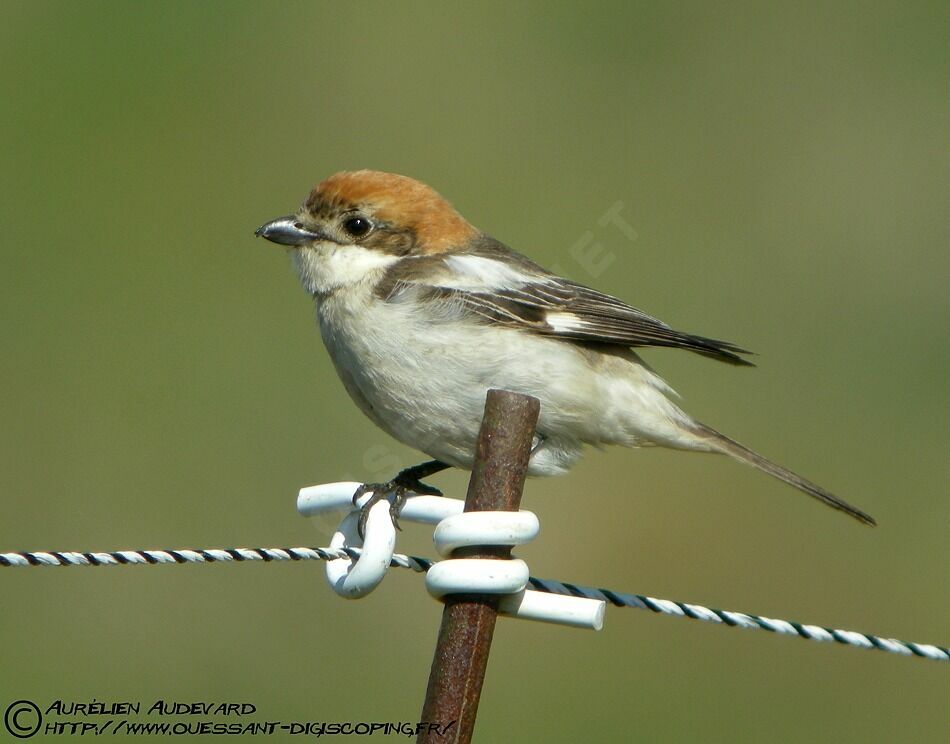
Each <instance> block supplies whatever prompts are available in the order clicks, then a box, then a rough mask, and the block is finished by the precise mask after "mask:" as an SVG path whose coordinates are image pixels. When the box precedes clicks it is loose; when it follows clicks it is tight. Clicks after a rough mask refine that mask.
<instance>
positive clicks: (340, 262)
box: [292, 241, 400, 295]
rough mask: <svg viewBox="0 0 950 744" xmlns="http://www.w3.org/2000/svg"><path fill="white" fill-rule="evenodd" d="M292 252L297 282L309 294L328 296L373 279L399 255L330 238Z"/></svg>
mask: <svg viewBox="0 0 950 744" xmlns="http://www.w3.org/2000/svg"><path fill="white" fill-rule="evenodd" d="M292 255H293V262H294V268H295V269H296V270H297V275H298V276H299V277H300V282H301V283H302V284H303V287H304V289H305V290H307V292H309V293H310V294H312V295H327V294H330V293H331V292H334V291H335V290H337V289H341V288H343V287H348V286H352V285H354V284H360V283H362V282H365V281H367V280H375V279H377V278H378V277H379V275H380V274H382V272H383V271H385V270H386V269H387V268H389V267H390V266H392V265H393V264H394V263H396V261H398V260H399V258H400V257H399V256H392V255H390V254H388V253H382V252H381V251H375V250H372V249H369V248H363V247H362V246H358V245H340V244H339V243H333V242H330V241H324V242H320V243H314V244H313V245H312V246H305V247H303V248H298V249H297V250H295V251H293V252H292Z"/></svg>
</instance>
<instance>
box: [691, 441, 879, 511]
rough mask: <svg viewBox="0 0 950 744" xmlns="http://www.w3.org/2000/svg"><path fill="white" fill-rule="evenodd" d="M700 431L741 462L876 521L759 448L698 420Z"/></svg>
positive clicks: (832, 504) (823, 501)
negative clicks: (763, 453)
mask: <svg viewBox="0 0 950 744" xmlns="http://www.w3.org/2000/svg"><path fill="white" fill-rule="evenodd" d="M697 433H699V434H701V435H703V436H705V437H708V438H709V439H710V440H712V441H711V442H710V445H711V446H712V447H713V448H714V449H716V450H717V451H719V452H722V453H724V454H727V455H729V456H730V457H732V458H734V459H736V460H738V461H739V462H744V463H747V464H749V465H752V466H753V467H755V468H758V469H759V470H761V471H762V472H764V473H768V474H769V475H771V476H773V477H775V478H778V479H779V480H780V481H784V482H785V483H788V484H789V485H790V486H795V488H797V489H799V490H800V491H804V492H805V493H807V494H808V495H809V496H811V497H813V498H816V499H818V500H819V501H821V502H822V503H824V504H827V505H828V506H830V507H831V508H832V509H837V510H838V511H843V512H844V513H845V514H848V515H849V516H852V517H854V518H855V519H857V520H858V521H859V522H861V523H863V524H868V525H871V526H874V525H876V524H877V522H875V521H874V517H872V516H871V515H870V514H865V513H864V512H863V511H861V510H860V509H858V508H856V507H853V506H851V504H849V503H847V502H845V501H842V500H841V499H839V498H838V497H837V496H835V495H834V494H832V493H829V492H828V491H826V490H825V489H824V488H822V487H821V486H818V485H815V484H814V483H812V482H811V481H809V480H806V479H804V478H802V477H801V476H800V475H796V474H795V473H793V472H792V471H791V470H786V469H785V468H783V467H782V466H781V465H776V464H775V463H774V462H772V461H771V460H766V459H765V458H764V457H762V455H760V454H758V453H757V452H753V451H752V450H750V449H749V448H748V447H746V446H744V445H742V444H739V443H738V442H737V441H735V440H734V439H730V438H729V437H727V436H725V435H724V434H720V433H719V432H718V431H716V430H715V429H710V428H709V427H708V426H706V425H705V424H699V423H697Z"/></svg>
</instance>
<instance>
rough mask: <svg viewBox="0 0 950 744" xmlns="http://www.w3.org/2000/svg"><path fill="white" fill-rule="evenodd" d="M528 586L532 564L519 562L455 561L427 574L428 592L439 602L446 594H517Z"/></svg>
mask: <svg viewBox="0 0 950 744" xmlns="http://www.w3.org/2000/svg"><path fill="white" fill-rule="evenodd" d="M527 584H528V564H527V563H525V562H524V561H522V560H518V559H517V558H513V559H510V560H493V559H491V558H455V559H452V560H448V561H439V562H438V563H436V564H435V565H434V566H432V567H431V568H430V569H429V570H428V571H427V572H426V589H427V590H428V591H429V594H431V595H432V596H433V597H435V598H436V599H439V598H440V597H444V596H445V595H446V594H513V593H515V592H520V591H521V590H522V589H524V588H525V586H526V585H527Z"/></svg>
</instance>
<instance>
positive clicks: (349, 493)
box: [297, 481, 465, 524]
mask: <svg viewBox="0 0 950 744" xmlns="http://www.w3.org/2000/svg"><path fill="white" fill-rule="evenodd" d="M362 485H363V484H362V483H354V482H350V481H343V482H340V483H324V484H323V485H320V486H308V487H307V488H301V489H300V494H299V495H298V496H297V511H298V512H299V514H300V515H301V516H302V517H312V516H314V515H316V514H324V513H326V512H338V511H349V510H351V509H353V494H354V493H356V489H357V488H359V487H360V486H362ZM371 495H372V494H371V493H366V494H365V495H363V496H360V498H359V499H358V500H357V502H356V506H357V507H361V506H363V504H365V503H366V501H367V500H368V499H369V498H370V496H371ZM464 509H465V503H464V502H463V501H459V500H458V499H449V498H446V497H444V496H409V497H408V498H407V499H406V503H405V504H403V507H402V510H401V511H400V512H399V518H400V519H401V520H405V521H407V522H421V523H422V524H438V523H439V522H441V521H442V520H443V519H445V518H446V517H450V516H452V515H453V514H461V513H462V512H463V511H464Z"/></svg>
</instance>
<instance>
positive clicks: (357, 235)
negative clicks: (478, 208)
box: [256, 170, 479, 294]
mask: <svg viewBox="0 0 950 744" xmlns="http://www.w3.org/2000/svg"><path fill="white" fill-rule="evenodd" d="M256 234H257V235H258V236H260V237H263V238H267V239H268V240H270V241H272V242H274V243H279V244H281V245H285V246H288V247H290V248H291V249H293V254H294V262H295V265H296V267H297V271H298V272H299V273H300V277H301V280H302V281H303V283H304V286H305V287H306V288H307V290H308V291H310V292H311V294H322V293H325V292H327V291H332V290H333V289H335V288H339V287H341V286H345V285H347V284H352V283H355V282H357V281H363V280H365V279H367V278H371V277H372V276H373V275H374V274H376V273H378V272H381V271H384V270H385V268H386V267H388V266H390V265H392V264H393V263H395V262H396V261H397V260H399V259H400V258H402V257H403V256H411V255H417V256H424V255H431V254H436V253H445V252H450V251H454V250H462V249H464V247H465V246H466V245H468V244H469V243H470V242H471V240H472V239H474V238H476V237H477V236H478V235H479V233H478V231H477V230H476V229H475V228H474V227H472V225H470V224H469V223H468V222H467V221H466V220H465V218H464V217H462V215H460V214H459V213H458V212H457V211H455V208H454V207H453V206H452V205H451V204H449V202H448V201H446V200H445V199H444V198H443V197H442V196H440V195H439V194H438V193H436V191H435V190H433V189H432V188H430V187H429V186H426V185H425V184H424V183H421V182H419V181H416V180H414V179H412V178H407V177H406V176H399V175H396V174H394V173H382V172H380V171H371V170H359V171H344V172H342V173H337V174H335V175H332V176H330V177H329V178H327V179H326V180H325V181H322V182H321V183H319V184H317V186H316V187H315V188H314V189H313V191H311V192H310V195H309V196H308V197H307V199H306V200H305V201H304V203H303V204H302V205H301V206H300V209H298V210H297V212H296V213H295V214H292V215H288V216H286V217H279V218H277V219H276V220H271V221H270V222H268V223H266V224H264V225H261V227H259V228H258V230H257V232H256Z"/></svg>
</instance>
